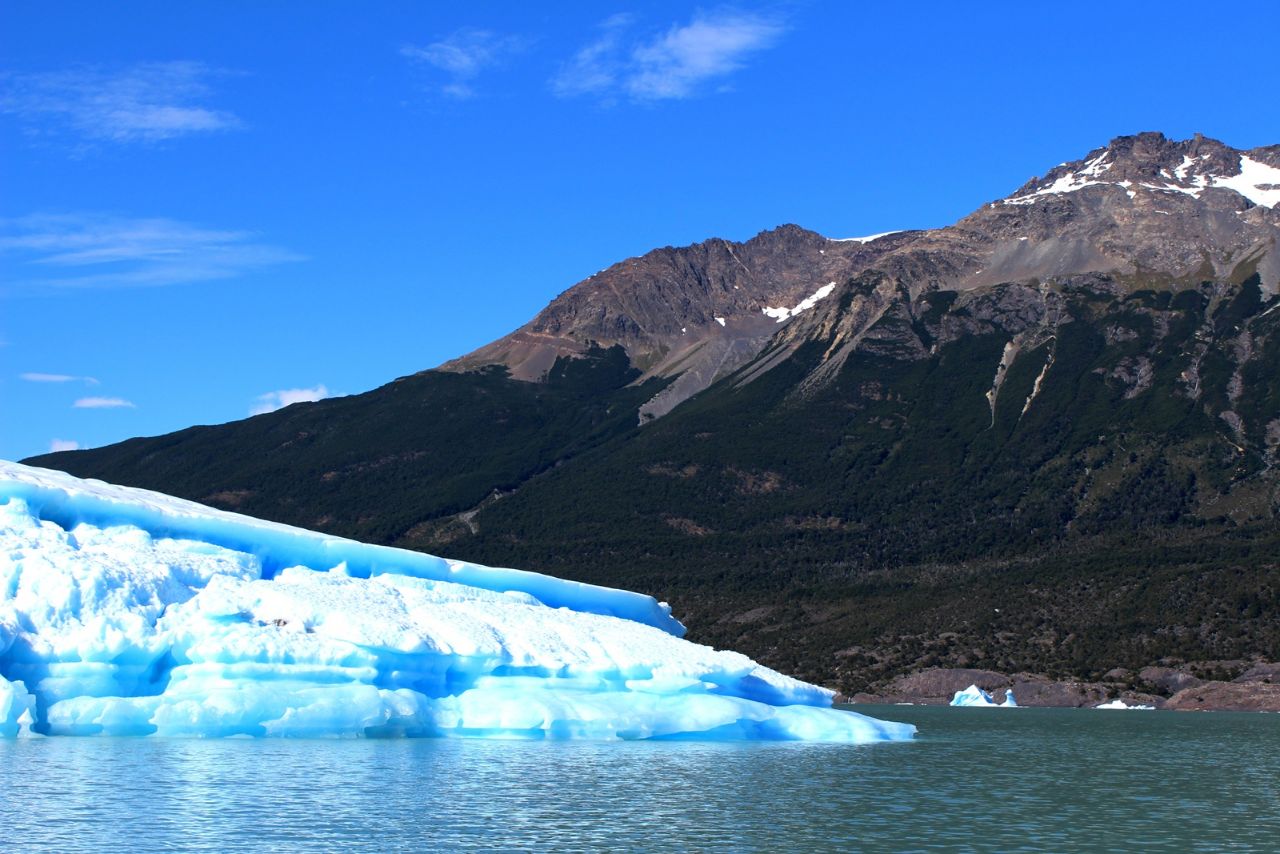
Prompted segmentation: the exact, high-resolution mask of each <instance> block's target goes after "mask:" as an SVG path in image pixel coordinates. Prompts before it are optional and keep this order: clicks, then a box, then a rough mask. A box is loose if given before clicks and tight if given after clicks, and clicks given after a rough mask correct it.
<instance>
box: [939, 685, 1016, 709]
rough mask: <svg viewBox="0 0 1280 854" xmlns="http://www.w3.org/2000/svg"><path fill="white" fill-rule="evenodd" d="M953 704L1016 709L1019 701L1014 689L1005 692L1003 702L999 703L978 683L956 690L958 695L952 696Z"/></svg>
mask: <svg viewBox="0 0 1280 854" xmlns="http://www.w3.org/2000/svg"><path fill="white" fill-rule="evenodd" d="M951 705H953V706H975V707H977V708H981V709H1015V708H1017V707H1018V701H1017V700H1016V699H1014V696H1013V689H1009V690H1008V691H1006V692H1005V698H1004V702H1003V703H997V702H996V701H995V700H993V699H991V695H990V694H988V693H987V692H986V691H984V690H982V689H981V688H979V687H978V686H977V685H970V686H969V687H968V688H965V689H964V690H963V691H957V692H956V695H955V696H954V697H952V698H951Z"/></svg>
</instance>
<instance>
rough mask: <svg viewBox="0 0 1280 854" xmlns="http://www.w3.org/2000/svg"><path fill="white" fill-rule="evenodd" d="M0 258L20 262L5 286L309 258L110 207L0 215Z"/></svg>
mask: <svg viewBox="0 0 1280 854" xmlns="http://www.w3.org/2000/svg"><path fill="white" fill-rule="evenodd" d="M0 258H5V259H7V260H12V261H14V262H15V264H14V266H13V267H12V268H10V269H7V270H6V271H5V272H6V275H5V276H4V278H6V279H8V281H9V283H10V284H9V286H8V287H7V288H4V289H0V293H4V292H5V291H9V292H15V291H16V292H22V291H27V292H29V291H47V290H56V289H70V288H122V287H154V286H160V285H176V284H184V283H186V282H198V281H205V280H209V279H227V278H232V277H234V276H237V275H240V274H241V273H244V272H247V271H249V270H253V269H256V268H259V267H264V266H268V265H271V264H279V263H283V262H286V261H300V260H304V258H303V256H301V255H298V254H296V253H294V252H290V251H289V250H287V249H281V248H280V247H276V246H269V245H266V244H263V243H258V242H256V241H255V240H254V235H253V234H251V233H249V232H245V231H222V230H215V229H208V228H202V227H200V226H195V225H190V224H188V223H183V222H178V221H176V220H171V219H160V218H157V219H136V218H129V217H119V216H114V215H111V214H71V215H44V214H38V215H33V216H27V217H20V218H17V219H7V220H0ZM6 266H7V265H6Z"/></svg>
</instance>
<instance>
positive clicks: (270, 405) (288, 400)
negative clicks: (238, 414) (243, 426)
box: [249, 385, 329, 415]
mask: <svg viewBox="0 0 1280 854" xmlns="http://www.w3.org/2000/svg"><path fill="white" fill-rule="evenodd" d="M328 396H329V389H327V388H325V387H324V386H323V385H318V386H316V387H315V388H282V389H280V390H279V391H269V392H267V393H266V394H260V395H258V396H257V398H255V400H256V401H257V402H256V403H254V405H253V407H252V408H251V409H250V410H249V414H250V415H265V414H266V413H268V412H275V411H276V410H277V409H284V408H285V407H286V406H289V405H290V404H294V403H310V402H312V401H315V400H324V399H325V398H326V397H328Z"/></svg>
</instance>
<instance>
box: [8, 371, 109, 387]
mask: <svg viewBox="0 0 1280 854" xmlns="http://www.w3.org/2000/svg"><path fill="white" fill-rule="evenodd" d="M18 379H22V380H26V381H27V382H29V383H84V384H85V385H97V384H98V381H97V380H96V379H94V378H93V377H77V376H73V375H71V374H41V373H26V374H19V375H18Z"/></svg>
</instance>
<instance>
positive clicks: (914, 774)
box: [0, 708, 1280, 852]
mask: <svg viewBox="0 0 1280 854" xmlns="http://www.w3.org/2000/svg"><path fill="white" fill-rule="evenodd" d="M877 714H879V715H880V716H881V717H890V718H892V717H897V718H898V719H903V720H910V721H911V722H913V723H916V724H917V725H918V726H920V728H921V737H920V739H919V740H918V741H916V742H913V743H906V744H885V745H870V746H860V747H858V746H842V745H804V744H698V743H689V742H683V743H621V744H576V743H556V742H485V741H451V740H445V741H433V740H432V741H293V740H227V741H199V740H171V739H45V740H33V741H18V742H13V741H10V742H4V743H0V767H3V768H4V769H5V771H6V779H7V791H6V792H5V797H4V799H3V801H0V841H5V842H7V843H8V844H7V845H6V848H9V849H13V848H21V847H23V846H24V845H28V846H30V847H33V848H37V847H38V848H43V849H48V850H57V851H68V852H74V851H101V850H108V849H121V850H131V851H140V850H145V851H172V850H184V851H237V850H262V849H264V848H265V849H278V850H288V851H296V850H315V851H327V850H337V849H350V848H352V847H357V848H362V849H365V850H377V851H422V850H428V849H432V850H493V849H513V848H517V849H518V848H538V849H541V850H556V851H587V850H600V849H606V848H607V849H630V850H662V851H666V850H672V849H675V850H708V851H731V850H770V849H779V848H785V849H793V848H797V847H805V848H811V849H815V850H833V849H842V850H858V849H861V850H957V849H970V850H1002V851H1018V850H1046V849H1056V850H1100V849H1112V848H1115V849H1118V848H1124V847H1138V848H1151V847H1162V848H1168V849H1169V850H1182V851H1192V850H1205V851H1209V850H1215V851H1216V850H1222V849H1223V848H1227V847H1234V848H1235V849H1236V850H1258V851H1267V850H1274V841H1275V840H1276V839H1280V809H1277V807H1280V788H1278V787H1280V782H1278V781H1280V716H1274V715H1272V716H1263V715H1175V714H1159V713H1148V714H1144V713H1137V712H1094V711H1056V710H1055V711H1049V710H1019V711H1004V710H985V709H973V710H970V709H954V710H953V709H920V708H916V709H902V708H896V709H884V710H877Z"/></svg>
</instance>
